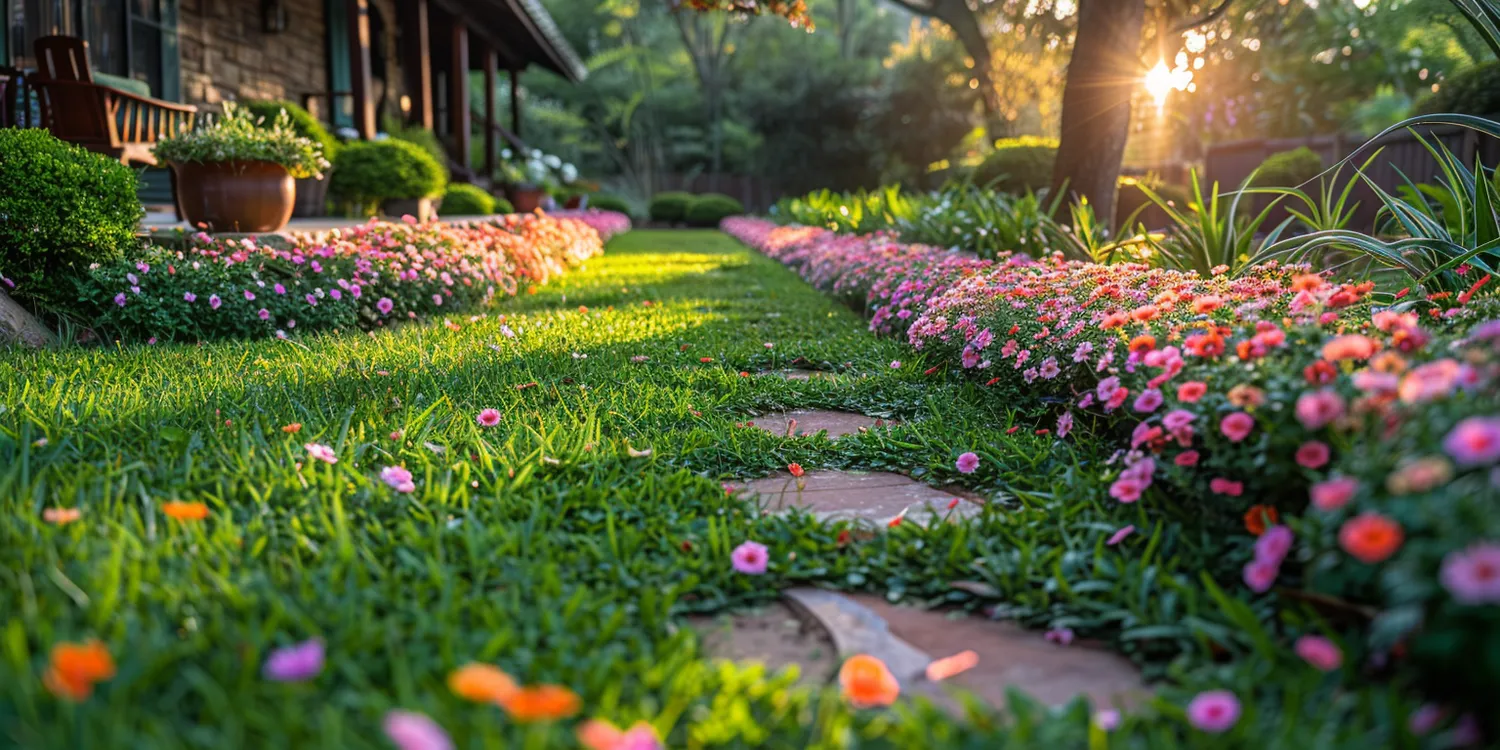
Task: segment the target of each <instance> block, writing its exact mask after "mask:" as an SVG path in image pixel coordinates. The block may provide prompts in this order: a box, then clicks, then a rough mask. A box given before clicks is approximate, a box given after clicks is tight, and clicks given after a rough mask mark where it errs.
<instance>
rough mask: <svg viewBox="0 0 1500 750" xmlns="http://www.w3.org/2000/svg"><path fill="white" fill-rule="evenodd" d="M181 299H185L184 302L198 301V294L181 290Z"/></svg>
mask: <svg viewBox="0 0 1500 750" xmlns="http://www.w3.org/2000/svg"><path fill="white" fill-rule="evenodd" d="M182 299H183V300H184V301H186V302H197V301H198V295H196V294H193V293H192V292H183V293H182Z"/></svg>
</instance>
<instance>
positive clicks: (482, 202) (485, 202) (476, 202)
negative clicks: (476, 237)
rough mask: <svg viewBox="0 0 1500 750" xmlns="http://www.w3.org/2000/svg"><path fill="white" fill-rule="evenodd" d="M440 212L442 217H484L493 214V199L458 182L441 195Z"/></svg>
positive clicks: (472, 187)
mask: <svg viewBox="0 0 1500 750" xmlns="http://www.w3.org/2000/svg"><path fill="white" fill-rule="evenodd" d="M442 212H443V215H444V216H485V215H488V214H492V213H495V199H494V198H492V197H490V194H489V193H486V192H484V191H483V190H481V189H479V188H477V187H475V186H473V185H470V184H467V183H462V182H458V183H454V184H452V185H449V186H448V192H446V193H443V205H442Z"/></svg>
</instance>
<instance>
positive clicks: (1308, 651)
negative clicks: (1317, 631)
mask: <svg viewBox="0 0 1500 750" xmlns="http://www.w3.org/2000/svg"><path fill="white" fill-rule="evenodd" d="M1292 650H1293V651H1295V652H1297V655H1298V656H1300V657H1302V660H1303V661H1305V662H1307V663H1308V664H1311V665H1313V667H1315V668H1317V669H1318V670H1320V671H1323V672H1332V671H1333V670H1335V669H1338V668H1339V665H1341V664H1343V663H1344V652H1343V651H1341V650H1339V647H1338V646H1337V645H1336V644H1334V642H1333V641H1330V640H1328V639H1327V638H1324V637H1322V636H1317V635H1304V636H1302V637H1301V638H1298V639H1297V643H1296V645H1294V646H1292Z"/></svg>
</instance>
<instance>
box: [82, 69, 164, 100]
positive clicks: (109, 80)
mask: <svg viewBox="0 0 1500 750" xmlns="http://www.w3.org/2000/svg"><path fill="white" fill-rule="evenodd" d="M94 83H97V84H99V85H100V86H108V87H110V88H112V89H114V90H116V91H124V92H125V93H127V94H135V95H136V96H145V97H150V96H151V84H149V83H146V82H145V81H138V80H136V79H134V78H126V77H124V76H112V75H110V74H108V73H95V74H94Z"/></svg>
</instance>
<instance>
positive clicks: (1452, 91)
mask: <svg viewBox="0 0 1500 750" xmlns="http://www.w3.org/2000/svg"><path fill="white" fill-rule="evenodd" d="M1438 112H1451V113H1455V114H1460V115H1478V116H1480V117H1488V118H1491V119H1495V118H1496V117H1500V61H1494V62H1487V63H1483V64H1480V65H1475V66H1474V67H1472V68H1469V69H1467V70H1463V71H1460V72H1458V73H1455V74H1453V75H1451V76H1448V77H1447V78H1446V79H1445V80H1444V81H1443V83H1442V85H1441V86H1439V87H1438V91H1437V93H1436V94H1431V95H1429V96H1426V97H1423V98H1422V99H1421V100H1420V101H1418V102H1417V106H1416V111H1415V112H1414V114H1419V115H1427V114H1434V113H1438Z"/></svg>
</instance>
